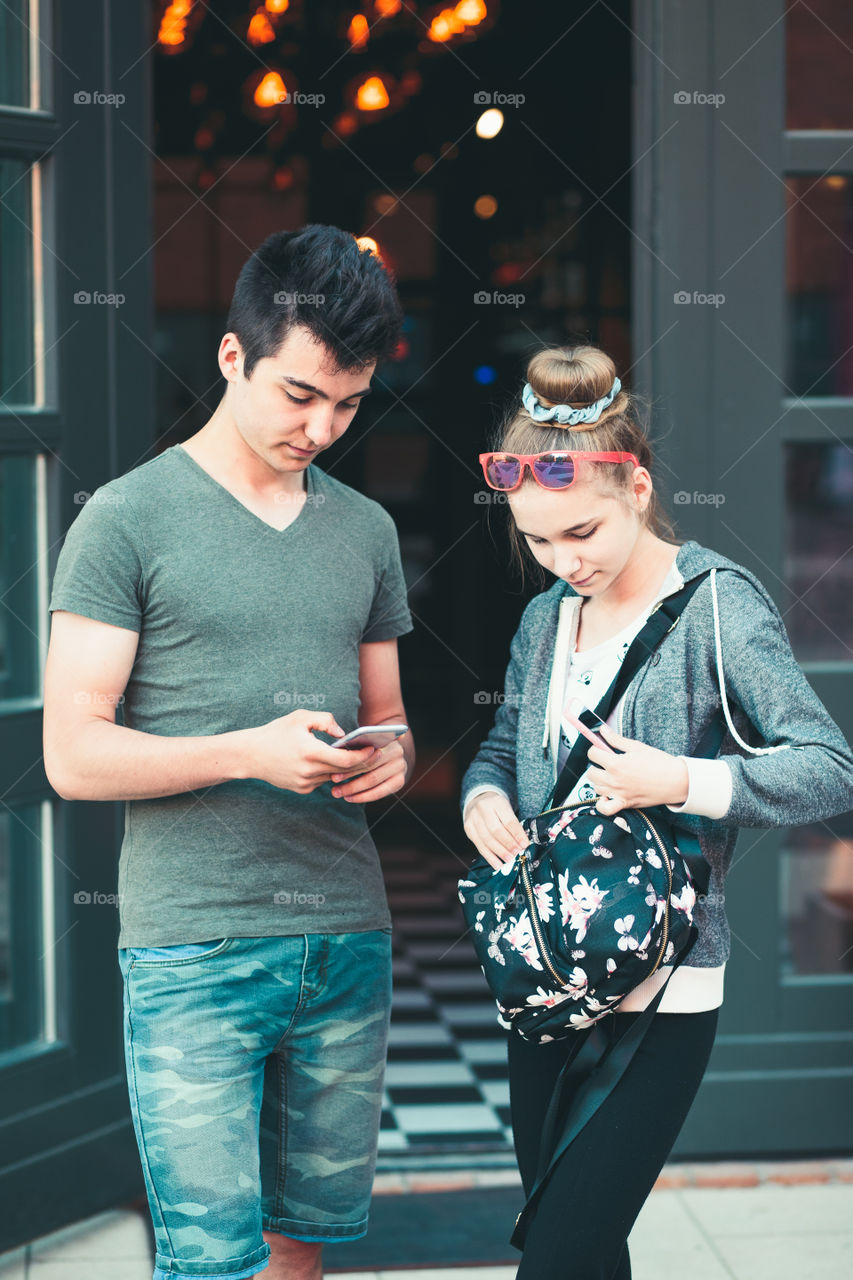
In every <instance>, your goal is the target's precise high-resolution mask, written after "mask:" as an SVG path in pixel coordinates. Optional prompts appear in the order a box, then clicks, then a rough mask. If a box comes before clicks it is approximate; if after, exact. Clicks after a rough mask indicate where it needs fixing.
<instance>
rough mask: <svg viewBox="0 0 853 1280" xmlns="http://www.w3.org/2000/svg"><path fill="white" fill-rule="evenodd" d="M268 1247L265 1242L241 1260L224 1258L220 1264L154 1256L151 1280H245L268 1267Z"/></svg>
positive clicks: (160, 1255)
mask: <svg viewBox="0 0 853 1280" xmlns="http://www.w3.org/2000/svg"><path fill="white" fill-rule="evenodd" d="M270 1252H271V1250H270V1247H269V1245H268V1244H267V1242H266V1241H264V1243H263V1244H261V1245H258V1247H257V1249H253V1250H252V1252H251V1253H247V1254H244V1255H243V1257H242V1258H224V1259H223V1260H222V1261H221V1262H191V1261H187V1262H183V1261H181V1260H180V1259H178V1258H167V1257H166V1255H165V1254H162V1253H155V1255H154V1276H153V1280H175V1277H176V1276H198V1277H203V1280H245V1277H246V1276H253V1275H255V1274H256V1273H257V1272H258V1271H263V1269H264V1268H265V1267H268V1266H269V1265H270Z"/></svg>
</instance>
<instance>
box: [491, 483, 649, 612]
mask: <svg viewBox="0 0 853 1280" xmlns="http://www.w3.org/2000/svg"><path fill="white" fill-rule="evenodd" d="M633 476H634V491H633V494H632V492H631V490H630V489H628V490H627V494H626V496H627V497H628V498H629V499H630V502H631V506H630V507H629V506H626V503H625V502H624V501H619V500H618V499H617V498H615V497H612V496H609V495H606V494H604V493H602V492H601V491H600V490H599V489H598V488H596V487H595V485H594V484H592V483H591V482H590V481H588V480H587V481H584V480H582V479H581V478H580V477H578V479H577V480H576V481H575V482H574V484H573V485H571V486H570V488H568V489H543V488H542V486H541V485H539V484H537V483H536V481H535V480H531V479H530V478H527V479H526V480H525V481H524V483H523V484H522V485H521V487H520V488H519V489H516V490H514V492H512V493H510V494H509V495H508V501H509V505H510V508H511V510H512V515H513V518H514V520H515V523H516V526H517V528H518V531H519V533H521V534H522V535H523V537H524V539H525V541H526V542H527V545H528V546H529V547H530V550H531V551H532V552H533V555H534V556H535V557H536V559H537V560H538V561H539V563H540V564H541V565H542V567H543V568H545V569H548V570H549V571H550V572H551V573H553V574H555V575H556V577H558V578H562V579H563V580H564V581H566V582H568V583H570V585H571V586H572V587H574V589H575V590H576V591H578V592H579V593H580V594H581V595H583V596H601V595H603V594H604V592H606V591H607V589H608V587H610V586H611V585H612V584H613V582H614V580H615V579H616V578H617V577H618V576H619V574H620V573H621V572H622V570H623V569H624V568H625V566H626V565H627V564H628V562H629V560H631V558H632V556H633V554H634V551H635V549H636V547H637V544H638V542H640V541H641V540H645V539H647V538H648V537H653V536H654V535H652V534H650V533H649V532H648V531H647V530H646V529H645V528H644V526H643V525H642V524H641V523H640V518H639V517H640V512H641V511H642V509H643V507H644V506H645V504H646V501H647V496H646V495H649V496H650V495H651V489H652V484H651V476H650V475H649V473H648V471H646V469H645V468H644V467H635V468H634V472H633Z"/></svg>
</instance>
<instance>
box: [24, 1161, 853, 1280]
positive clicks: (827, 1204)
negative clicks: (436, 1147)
mask: <svg viewBox="0 0 853 1280" xmlns="http://www.w3.org/2000/svg"><path fill="white" fill-rule="evenodd" d="M510 1182H517V1175H516V1173H515V1171H514V1170H509V1169H498V1170H483V1169H479V1170H472V1171H467V1172H466V1171H453V1172H439V1173H435V1172H432V1173H430V1172H420V1173H417V1172H411V1173H382V1174H379V1175H377V1179H376V1186H375V1194H377V1195H399V1196H401V1197H403V1198H404V1197H405V1196H406V1194H407V1193H413V1192H425V1191H439V1190H441V1191H447V1190H449V1189H453V1188H462V1187H465V1188H471V1187H477V1186H497V1185H506V1184H507V1183H510ZM403 1207H404V1205H403V1201H402V1200H401V1209H403ZM507 1225H508V1231H509V1229H510V1227H511V1224H507ZM630 1244H631V1258H632V1269H633V1273H634V1276H635V1280H651V1278H652V1277H655V1278H658V1280H659V1278H660V1277H668V1276H671V1275H689V1276H690V1280H825V1277H830V1276H831V1277H840V1276H849V1275H853V1159H851V1160H825V1161H786V1162H784V1163H782V1162H778V1161H776V1162H767V1163H760V1164H754V1163H736V1164H690V1165H687V1164H671V1165H667V1167H666V1168H665V1169H664V1171H663V1173H662V1174H661V1177H660V1178H659V1180H658V1183H657V1185H656V1187H655V1190H654V1191H653V1193H652V1195H651V1196H650V1197H649V1200H648V1202H647V1203H646V1205H645V1207H644V1209H643V1211H642V1213H641V1214H640V1217H639V1218H638V1220H637V1223H636V1225H635V1227H634V1230H633V1232H632V1233H631V1239H630ZM151 1272H152V1263H151V1260H150V1256H149V1243H148V1226H147V1223H146V1222H145V1221H144V1220H143V1218H142V1217H141V1216H140V1215H139V1214H138V1213H137V1212H134V1211H133V1210H130V1209H126V1208H119V1209H112V1210H109V1211H108V1212H106V1213H101V1214H98V1215H97V1216H96V1217H94V1218H90V1219H88V1220H87V1221H85V1222H81V1223H77V1224H75V1225H74V1226H71V1227H66V1228H64V1229H63V1230H61V1231H57V1232H54V1233H53V1234H51V1235H49V1236H43V1237H41V1238H40V1239H38V1240H35V1241H33V1242H32V1243H31V1244H28V1245H24V1246H22V1247H21V1248H20V1249H17V1250H14V1251H12V1252H11V1253H6V1254H0V1280H151ZM258 1274H259V1275H261V1276H263V1274H264V1272H263V1271H261V1272H259V1273H258ZM327 1274H329V1275H333V1274H336V1275H338V1276H344V1275H350V1276H353V1277H356V1276H357V1277H358V1280H512V1277H514V1275H515V1267H514V1266H509V1267H490V1266H488V1267H467V1268H466V1267H462V1268H429V1269H419V1270H411V1269H407V1270H401V1271H380V1272H367V1271H360V1272H346V1273H344V1272H337V1273H335V1272H328V1273H327Z"/></svg>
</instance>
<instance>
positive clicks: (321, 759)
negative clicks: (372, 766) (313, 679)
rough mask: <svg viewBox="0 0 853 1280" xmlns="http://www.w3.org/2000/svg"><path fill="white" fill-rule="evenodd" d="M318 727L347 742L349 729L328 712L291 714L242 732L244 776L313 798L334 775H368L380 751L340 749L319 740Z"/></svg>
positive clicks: (371, 748) (365, 748)
mask: <svg viewBox="0 0 853 1280" xmlns="http://www.w3.org/2000/svg"><path fill="white" fill-rule="evenodd" d="M313 729H320V730H321V731H322V732H323V733H328V734H331V735H332V736H333V737H335V738H342V737H343V735H344V731H343V729H342V728H341V726H340V725H339V724H338V722H337V721H336V720H335V717H334V716H333V715H332V714H331V713H330V712H328V711H291V712H290V714H289V715H286V716H279V717H278V719H276V720H270V722H269V724H262V725H259V726H258V727H257V728H254V729H243V730H240V734H241V736H242V740H243V744H244V746H245V764H244V768H243V770H242V773H241V776H242V777H245V778H260V779H261V780H262V781H263V782H269V783H270V784H271V785H272V786H274V787H280V788H281V789H282V790H283V791H295V792H296V793H297V795H308V794H309V793H310V792H311V791H316V789H317V787H321V786H322V785H323V783H324V782H328V781H329V780H330V779H331V777H332V775H333V774H334V775H335V776H341V777H351V776H352V775H353V774H355V773H360V772H361V771H363V770H364V769H365V768H366V767H367V765H368V764H369V762H370V761H371V760H372V758H373V757H374V755H375V754H376V748H375V747H361V748H360V749H359V750H357V751H356V750H347V748H346V747H344V748H340V749H339V748H336V747H333V746H331V745H330V744H328V743H325V742H322V741H321V740H320V738H317V737H315V735H314V733H313V732H312V730H313Z"/></svg>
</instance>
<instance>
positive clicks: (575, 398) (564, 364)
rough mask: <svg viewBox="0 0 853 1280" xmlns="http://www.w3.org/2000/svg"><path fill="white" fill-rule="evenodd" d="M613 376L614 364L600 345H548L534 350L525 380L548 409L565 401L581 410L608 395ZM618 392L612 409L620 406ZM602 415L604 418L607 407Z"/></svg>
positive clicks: (589, 424)
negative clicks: (543, 348)
mask: <svg viewBox="0 0 853 1280" xmlns="http://www.w3.org/2000/svg"><path fill="white" fill-rule="evenodd" d="M615 377H616V366H615V365H614V363H613V361H612V359H611V358H610V356H609V355H608V354H607V352H606V351H602V350H601V349H600V347H592V346H580V347H548V348H546V349H545V350H544V351H537V353H536V355H535V356H533V357H532V359H531V360H530V363H529V364H528V366H527V381H528V382H529V383H530V386H531V387H532V389H533V394H534V395H535V396H536V399H537V400H540V401H541V402H542V403H543V404H545V405H547V406H548V407H549V408H550V407H551V406H553V405H555V404H567V405H568V406H569V408H571V409H583V408H585V407H586V406H587V405H590V404H594V402H595V401H596V400H601V399H602V397H604V396H606V395H608V394H609V392H610V390H611V388H612V387H613V380H614V378H615ZM621 394H622V393H620V395H618V396H617V397H616V399H615V401H614V403H613V405H611V406H610V409H611V410H613V409H614V408H615V407H616V406H617V405H619V400H620V399H621ZM619 407H620V408H621V407H622V406H619ZM601 416H602V418H605V417H607V416H608V415H607V410H605V411H604V413H602V415H601ZM600 420H601V419H599V421H600ZM595 425H596V424H595V423H586V424H584V427H585V429H586V430H587V431H589V430H591V429H592V428H593V427H594V426H595Z"/></svg>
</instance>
